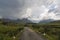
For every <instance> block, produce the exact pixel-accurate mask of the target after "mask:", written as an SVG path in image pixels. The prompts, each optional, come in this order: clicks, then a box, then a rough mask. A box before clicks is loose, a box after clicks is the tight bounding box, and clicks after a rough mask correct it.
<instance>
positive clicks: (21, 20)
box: [0, 18, 32, 23]
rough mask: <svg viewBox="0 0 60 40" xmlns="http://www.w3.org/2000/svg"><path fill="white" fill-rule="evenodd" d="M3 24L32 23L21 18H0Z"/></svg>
mask: <svg viewBox="0 0 60 40" xmlns="http://www.w3.org/2000/svg"><path fill="white" fill-rule="evenodd" d="M0 20H2V21H3V22H13V23H32V22H31V21H30V20H28V19H26V18H23V19H9V18H2V19H0Z"/></svg>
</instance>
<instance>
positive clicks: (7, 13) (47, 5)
mask: <svg viewBox="0 0 60 40" xmlns="http://www.w3.org/2000/svg"><path fill="white" fill-rule="evenodd" d="M2 17H5V18H11V19H16V18H28V19H29V20H35V21H38V22H39V21H40V20H45V19H54V20H60V0H0V18H2Z"/></svg>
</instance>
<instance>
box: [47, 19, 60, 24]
mask: <svg viewBox="0 0 60 40" xmlns="http://www.w3.org/2000/svg"><path fill="white" fill-rule="evenodd" d="M48 24H52V25H60V20H56V21H52V22H49V23H48Z"/></svg>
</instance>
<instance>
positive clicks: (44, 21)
mask: <svg viewBox="0 0 60 40" xmlns="http://www.w3.org/2000/svg"><path fill="white" fill-rule="evenodd" d="M52 21H54V20H53V19H47V20H41V21H40V22H39V23H48V22H52Z"/></svg>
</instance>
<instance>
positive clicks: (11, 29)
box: [0, 20, 60, 40]
mask: <svg viewBox="0 0 60 40" xmlns="http://www.w3.org/2000/svg"><path fill="white" fill-rule="evenodd" d="M24 27H30V28H32V29H33V30H34V31H36V32H37V33H39V34H42V36H44V37H45V38H46V39H47V40H60V21H54V22H50V23H44V24H40V23H38V24H36V23H15V22H4V21H2V20H0V40H18V39H19V38H20V35H21V34H22V32H23V28H24ZM44 33H45V35H43V34H44Z"/></svg>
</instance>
